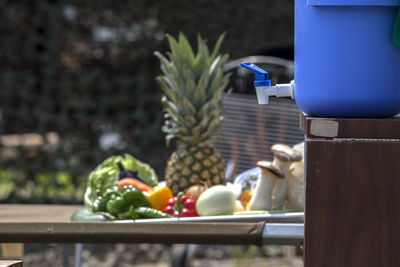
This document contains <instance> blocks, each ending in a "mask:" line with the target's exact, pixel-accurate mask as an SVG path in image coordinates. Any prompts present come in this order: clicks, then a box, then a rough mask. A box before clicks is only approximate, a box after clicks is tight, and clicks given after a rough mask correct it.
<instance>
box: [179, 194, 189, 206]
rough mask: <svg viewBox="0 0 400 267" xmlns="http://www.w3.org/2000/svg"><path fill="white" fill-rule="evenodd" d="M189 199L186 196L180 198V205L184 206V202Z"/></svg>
mask: <svg viewBox="0 0 400 267" xmlns="http://www.w3.org/2000/svg"><path fill="white" fill-rule="evenodd" d="M188 199H189V197H188V196H186V195H183V196H181V199H180V201H181V203H182V204H184V203H185V201H186V200H188Z"/></svg>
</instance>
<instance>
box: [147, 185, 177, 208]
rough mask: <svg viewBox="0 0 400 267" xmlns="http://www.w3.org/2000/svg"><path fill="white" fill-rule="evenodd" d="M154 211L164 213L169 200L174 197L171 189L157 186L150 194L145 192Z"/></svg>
mask: <svg viewBox="0 0 400 267" xmlns="http://www.w3.org/2000/svg"><path fill="white" fill-rule="evenodd" d="M143 194H144V195H145V196H146V198H147V200H148V201H149V202H150V204H151V206H152V207H153V209H156V210H160V211H163V210H164V208H165V206H166V205H167V202H168V200H169V199H170V198H171V197H173V195H172V191H171V189H169V187H167V186H163V187H160V186H155V187H153V190H151V191H149V192H143Z"/></svg>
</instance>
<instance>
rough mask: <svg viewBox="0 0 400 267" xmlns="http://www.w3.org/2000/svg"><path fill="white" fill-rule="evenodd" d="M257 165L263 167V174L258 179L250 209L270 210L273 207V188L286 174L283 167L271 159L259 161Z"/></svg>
mask: <svg viewBox="0 0 400 267" xmlns="http://www.w3.org/2000/svg"><path fill="white" fill-rule="evenodd" d="M257 166H258V167H260V168H261V176H260V178H259V179H258V181H257V185H256V188H255V189H254V194H253V197H252V198H251V200H250V203H249V209H250V210H269V209H271V205H272V201H271V197H272V190H273V188H274V185H275V182H276V181H277V180H281V179H283V178H284V177H285V176H284V174H283V173H282V171H281V169H280V168H279V167H278V166H276V165H274V164H272V162H270V161H259V162H257Z"/></svg>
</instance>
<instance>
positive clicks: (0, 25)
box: [0, 0, 293, 202]
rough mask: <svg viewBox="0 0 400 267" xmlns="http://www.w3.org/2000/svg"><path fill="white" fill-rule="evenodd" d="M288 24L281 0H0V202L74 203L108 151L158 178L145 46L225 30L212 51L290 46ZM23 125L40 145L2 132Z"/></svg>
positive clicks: (158, 140) (162, 154) (289, 7)
mask: <svg viewBox="0 0 400 267" xmlns="http://www.w3.org/2000/svg"><path fill="white" fill-rule="evenodd" d="M292 24H293V1H292V0H290V1H288V0H275V1H264V0H253V1H238V0H232V1H222V0H210V1H201V0H192V1H178V0H168V1H155V0H152V1H151V0H148V1H147V0H135V1H121V0H113V1H110V0H103V1H61V0H59V1H56V0H52V1H50V0H44V1H5V0H1V1H0V32H1V33H2V38H1V39H0V74H1V75H0V138H2V139H0V168H1V171H0V202H7V201H8V202H10V201H11V202H18V201H22V202H23V201H31V202H41V201H42V202H46V201H51V199H55V201H56V199H64V200H65V201H66V202H68V201H70V202H75V201H80V199H81V195H80V194H81V193H82V191H81V190H82V188H83V187H84V182H85V180H86V178H85V177H86V175H87V174H88V172H89V171H90V170H91V169H93V168H94V167H95V166H96V165H97V164H98V163H100V162H101V161H102V160H103V159H105V158H106V157H108V156H110V155H113V154H123V153H129V154H132V155H134V156H135V157H137V158H138V159H140V160H141V161H143V162H147V163H149V164H150V165H151V166H152V167H153V168H155V170H156V171H157V174H158V176H159V177H161V178H162V177H163V170H164V167H165V164H166V161H167V159H168V157H169V154H170V151H169V150H168V149H167V148H166V146H165V142H164V135H163V134H162V132H161V130H160V129H161V125H162V119H163V115H162V111H161V110H162V109H161V103H160V97H161V90H160V89H159V87H158V85H157V84H156V83H155V81H154V78H155V77H156V76H157V75H158V74H159V72H160V70H159V63H158V61H157V59H156V58H155V57H154V56H153V51H156V50H157V51H161V52H163V53H164V51H165V50H166V49H167V42H166V40H165V34H166V33H171V34H172V35H175V36H176V35H177V34H178V32H179V31H182V32H184V33H185V34H186V35H187V37H188V38H189V40H190V41H191V42H194V41H195V39H196V36H197V34H198V33H201V34H202V36H204V37H206V38H207V39H208V41H209V42H210V43H211V44H212V43H214V42H215V40H216V39H217V37H218V36H219V35H220V34H221V32H224V31H226V32H227V37H226V39H225V42H224V44H223V47H222V51H223V52H224V53H229V54H230V55H231V58H237V57H241V56H246V55H250V54H254V53H255V52H257V51H260V50H262V49H264V48H267V47H270V46H277V45H288V44H289V45H290V44H291V43H292V42H293V26H292ZM24 133H36V134H38V135H39V137H40V138H39V140H40V141H41V142H40V144H41V145H40V144H39V145H26V144H24V143H23V142H22V143H21V142H19V143H18V142H17V143H10V142H7V141H6V139H4V138H3V137H4V136H8V135H10V134H24ZM49 133H52V134H53V135H52V136H53V137H51V136H49V135H48V134H49ZM54 136H55V137H54ZM25 141H26V140H25ZM28 141H29V140H28ZM28 141H27V142H28ZM28 143H29V142H28Z"/></svg>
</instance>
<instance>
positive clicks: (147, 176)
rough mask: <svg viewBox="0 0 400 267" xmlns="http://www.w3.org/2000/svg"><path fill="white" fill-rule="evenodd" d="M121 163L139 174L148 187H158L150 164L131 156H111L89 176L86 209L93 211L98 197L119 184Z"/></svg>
mask: <svg viewBox="0 0 400 267" xmlns="http://www.w3.org/2000/svg"><path fill="white" fill-rule="evenodd" d="M119 161H120V162H121V163H122V165H123V166H124V167H125V168H126V169H130V170H132V171H135V172H137V176H138V177H139V178H140V179H142V180H143V181H144V182H145V183H147V184H148V185H150V186H156V185H157V183H158V177H157V174H156V173H155V171H154V169H153V168H151V167H150V165H149V164H146V163H143V162H141V161H140V160H138V159H136V158H134V157H133V156H131V155H129V154H124V155H123V156H120V155H116V156H111V157H109V158H107V159H105V160H104V161H103V162H102V163H100V164H99V165H98V166H97V167H96V168H95V169H94V170H93V171H92V172H90V174H89V177H88V183H87V186H86V191H85V195H84V203H85V207H86V208H88V209H90V210H91V209H92V204H93V201H94V200H95V199H96V197H97V196H101V195H102V194H103V193H104V192H105V191H106V190H107V189H108V188H110V187H112V186H114V185H115V184H116V183H117V181H118V180H119V168H118V165H117V163H118V162H119Z"/></svg>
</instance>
